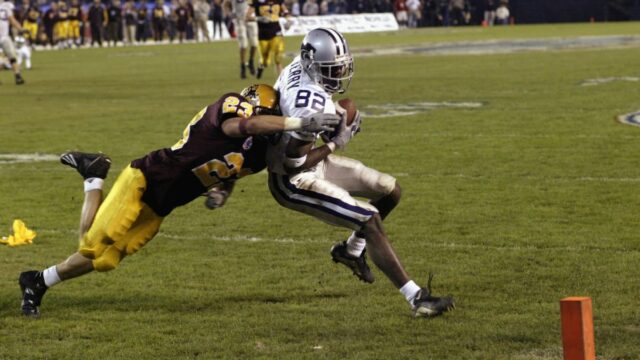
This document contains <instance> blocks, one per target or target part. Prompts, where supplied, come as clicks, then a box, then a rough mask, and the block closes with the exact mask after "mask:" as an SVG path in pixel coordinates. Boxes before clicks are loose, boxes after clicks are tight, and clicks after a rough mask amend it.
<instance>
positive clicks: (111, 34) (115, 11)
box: [107, 0, 122, 46]
mask: <svg viewBox="0 0 640 360" xmlns="http://www.w3.org/2000/svg"><path fill="white" fill-rule="evenodd" d="M121 23H122V8H121V7H120V0H113V1H112V2H111V5H109V7H108V8H107V45H109V44H110V43H112V44H113V46H117V45H118V41H120V39H121V36H120V26H121Z"/></svg>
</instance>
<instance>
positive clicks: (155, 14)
mask: <svg viewBox="0 0 640 360" xmlns="http://www.w3.org/2000/svg"><path fill="white" fill-rule="evenodd" d="M98 1H99V0H98ZM151 25H152V26H153V41H155V42H160V41H162V40H164V33H165V31H167V14H166V13H165V10H164V0H156V4H155V6H154V7H153V10H152V11H151Z"/></svg>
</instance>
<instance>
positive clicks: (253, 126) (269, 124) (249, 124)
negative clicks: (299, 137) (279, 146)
mask: <svg viewBox="0 0 640 360" xmlns="http://www.w3.org/2000/svg"><path fill="white" fill-rule="evenodd" d="M339 122H340V117H339V116H337V115H334V114H314V115H312V116H310V117H305V118H297V117H282V116H274V115H257V116H252V117H248V118H242V117H235V118H232V119H229V120H227V121H225V122H223V123H222V131H223V132H224V133H225V134H226V135H227V136H230V137H247V136H252V135H269V134H274V133H277V132H282V131H292V130H302V131H309V132H318V131H332V129H333V128H334V127H335V126H336V125H338V123H339Z"/></svg>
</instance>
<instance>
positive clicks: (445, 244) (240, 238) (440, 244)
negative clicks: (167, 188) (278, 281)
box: [38, 229, 640, 253]
mask: <svg viewBox="0 0 640 360" xmlns="http://www.w3.org/2000/svg"><path fill="white" fill-rule="evenodd" d="M38 232H39V233H41V234H47V233H49V234H70V235H71V234H73V235H77V233H78V232H77V230H72V229H39V230H38ZM347 236H348V231H346V230H345V239H346V238H347ZM156 237H158V238H165V239H172V240H174V239H175V240H207V241H222V242H249V243H257V242H266V243H285V244H292V243H298V244H304V243H313V244H316V243H318V244H319V243H321V244H327V245H331V244H332V243H333V242H335V241H337V240H336V239H329V238H304V237H301V238H286V237H283V238H264V237H260V236H249V235H235V236H217V235H207V236H195V235H177V234H172V233H164V232H162V231H161V232H160V233H158V235H156ZM405 240H406V238H405ZM430 247H431V248H434V247H435V248H454V249H478V250H498V251H522V250H527V251H532V250H533V251H559V250H562V251H574V252H581V251H587V252H615V253H618V252H621V253H640V249H634V248H608V247H598V246H535V245H531V244H527V245H487V244H459V243H455V242H451V241H434V242H427V243H426V245H425V246H424V248H425V251H426V250H428V248H430Z"/></svg>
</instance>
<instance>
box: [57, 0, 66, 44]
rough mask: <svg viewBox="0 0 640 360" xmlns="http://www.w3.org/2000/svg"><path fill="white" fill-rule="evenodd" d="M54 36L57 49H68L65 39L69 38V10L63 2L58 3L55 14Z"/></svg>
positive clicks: (61, 0)
mask: <svg viewBox="0 0 640 360" xmlns="http://www.w3.org/2000/svg"><path fill="white" fill-rule="evenodd" d="M54 36H55V38H56V43H57V45H58V48H60V49H66V48H68V47H69V43H68V42H67V39H68V38H69V8H68V7H67V3H66V2H64V1H63V0H60V1H59V2H58V12H57V13H56V25H55V26H54Z"/></svg>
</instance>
